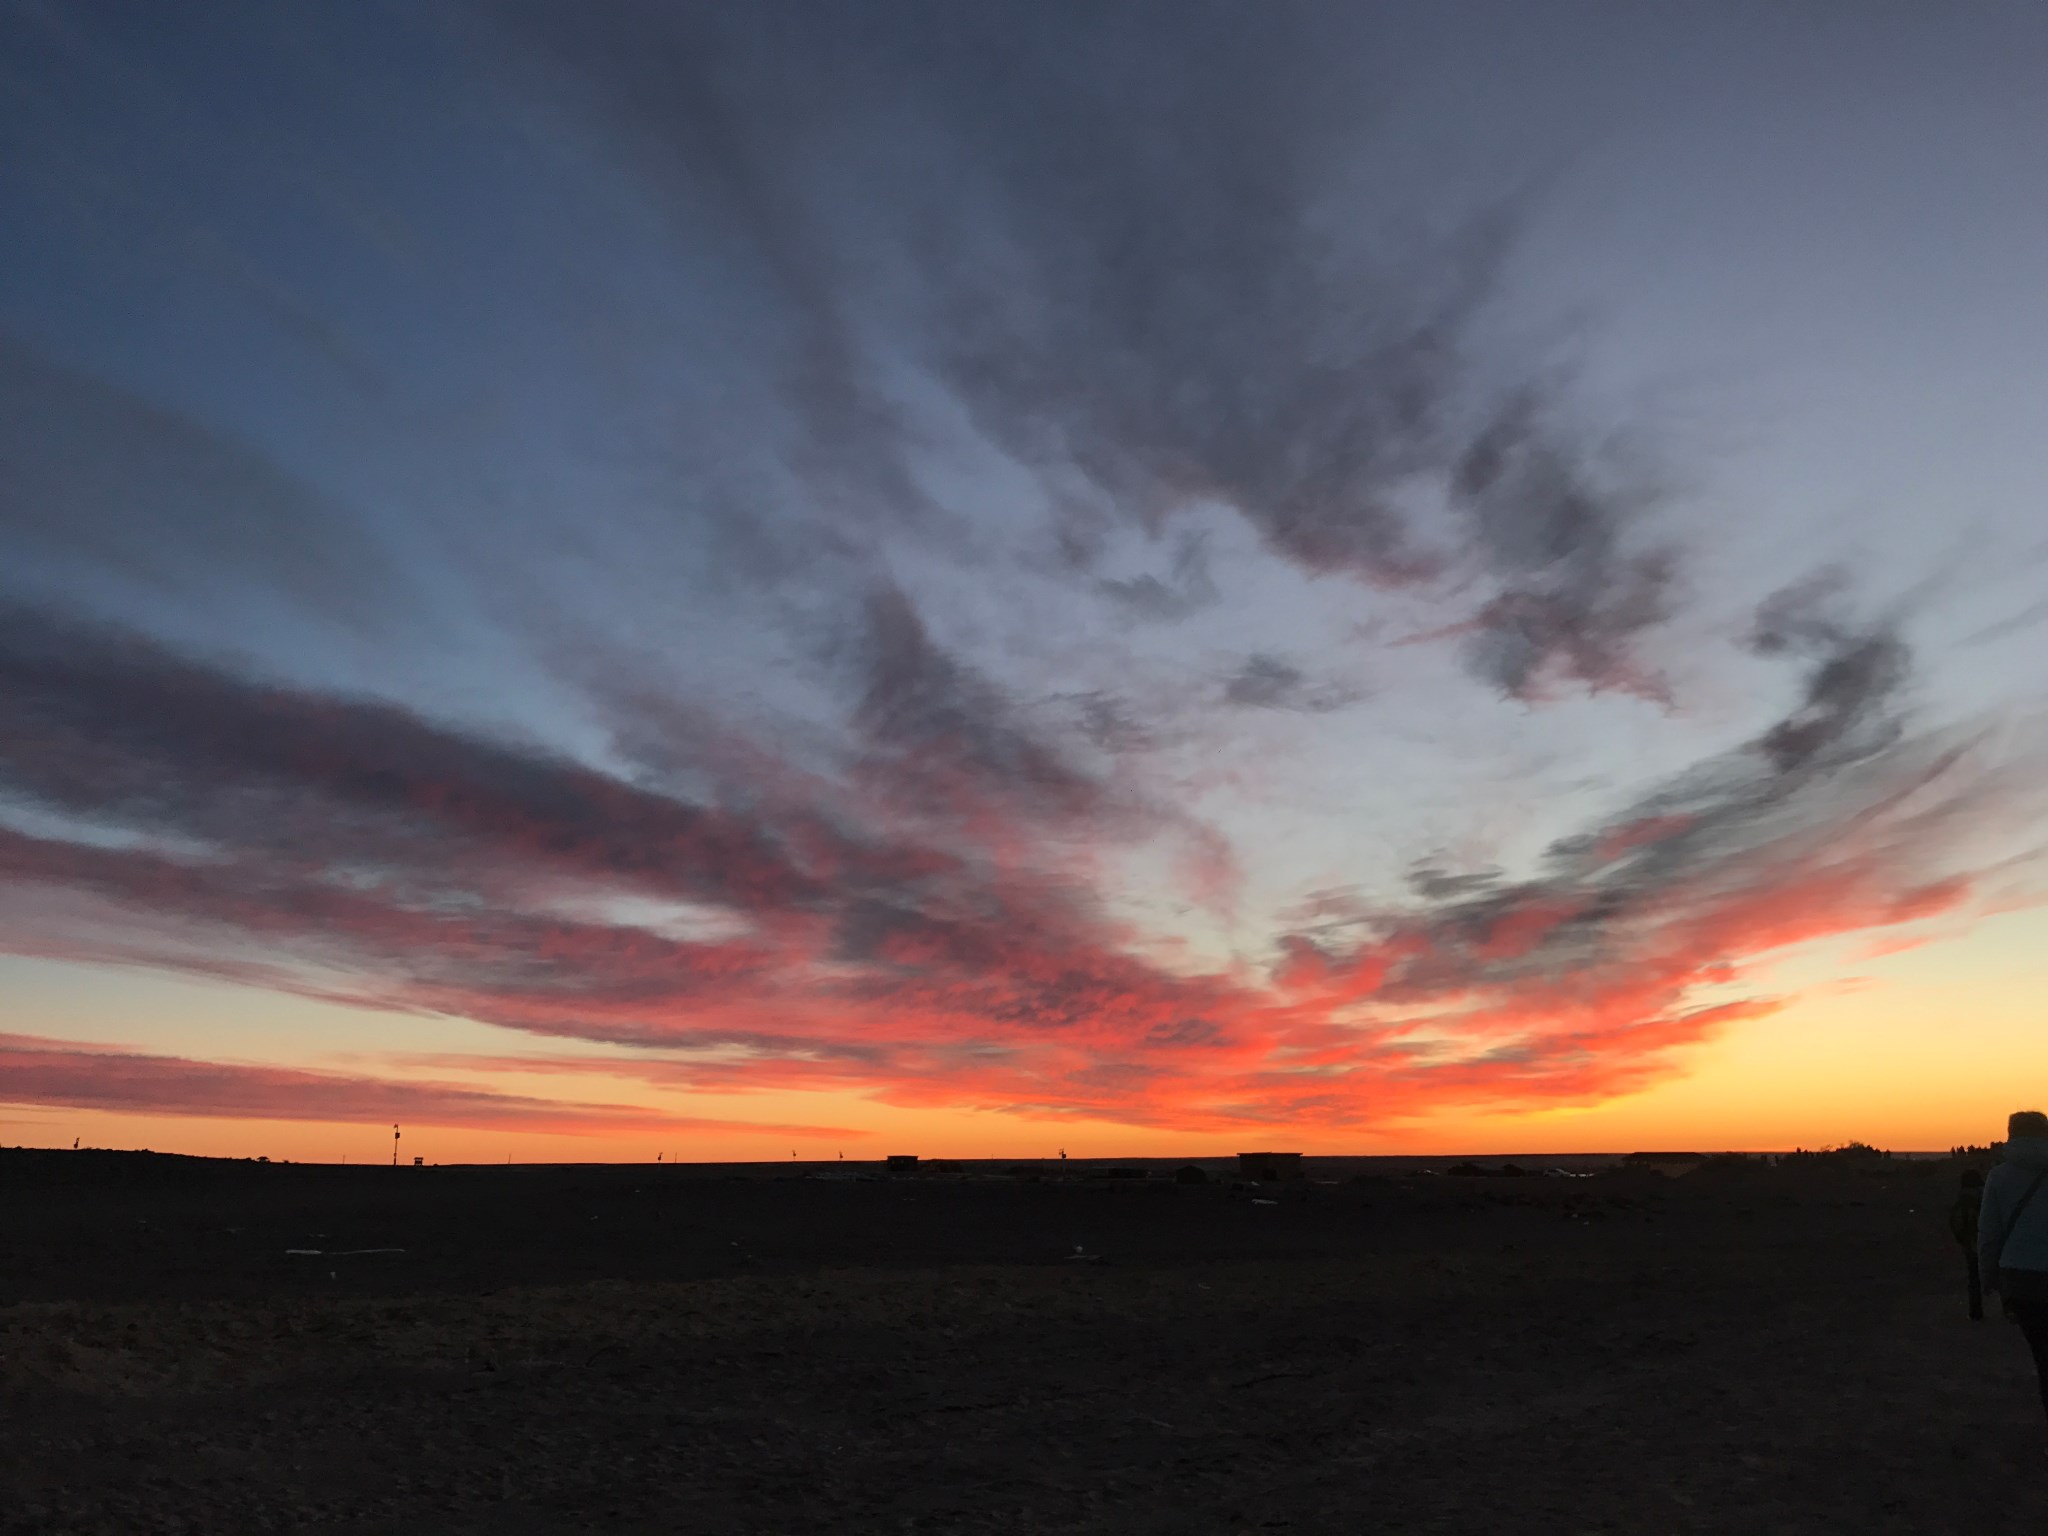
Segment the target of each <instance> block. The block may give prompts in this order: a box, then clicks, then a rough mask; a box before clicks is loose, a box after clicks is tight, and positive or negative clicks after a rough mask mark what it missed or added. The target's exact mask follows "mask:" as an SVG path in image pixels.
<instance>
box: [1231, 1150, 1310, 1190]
mask: <svg viewBox="0 0 2048 1536" xmlns="http://www.w3.org/2000/svg"><path fill="white" fill-rule="evenodd" d="M1237 1171H1238V1172H1239V1173H1240V1174H1241V1175H1243V1176H1244V1177H1245V1178H1247V1179H1256V1180H1258V1182H1259V1183H1261V1184H1277V1183H1279V1182H1281V1181H1282V1180H1284V1179H1298V1178H1300V1177H1302V1173H1303V1169H1302V1166H1301V1154H1300V1153H1299V1152H1240V1153H1238V1154H1237Z"/></svg>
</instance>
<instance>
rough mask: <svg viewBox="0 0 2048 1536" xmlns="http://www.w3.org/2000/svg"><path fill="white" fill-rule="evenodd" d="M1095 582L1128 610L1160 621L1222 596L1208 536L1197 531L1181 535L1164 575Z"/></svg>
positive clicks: (1198, 607)
mask: <svg viewBox="0 0 2048 1536" xmlns="http://www.w3.org/2000/svg"><path fill="white" fill-rule="evenodd" d="M1096 586H1097V589H1098V590H1099V591H1100V592H1101V593H1102V594H1103V595H1104V596H1105V597H1108V598H1110V599H1111V600H1112V601H1114V602H1115V603H1116V604H1118V605H1119V606H1120V607H1122V608H1123V609H1124V610H1125V611H1126V612H1127V613H1130V614H1131V615H1133V616H1134V617H1136V618H1141V619H1151V620H1155V621H1159V622H1165V621H1170V620H1173V619H1182V618H1186V617H1187V616H1188V615H1189V614H1191V613H1194V612H1196V611H1198V610H1199V609H1203V608H1207V607H1209V606H1210V605H1211V604H1213V603H1215V602H1217V601H1218V600H1219V599H1220V598H1221V597H1222V594H1221V593H1220V592H1219V591H1218V590H1217V588H1216V578H1215V576H1214V575H1212V574H1211V572H1210V570H1209V545H1208V540H1207V539H1205V538H1204V537H1203V536H1202V535H1200V534H1198V533H1190V534H1186V535H1184V536H1183V537H1182V538H1181V540H1180V543H1179V545H1178V547H1177V548H1176V550H1175V552H1174V557H1173V567H1172V570H1171V571H1170V573H1169V574H1168V575H1167V576H1166V577H1165V578H1163V579H1162V578H1160V577H1158V576H1152V575H1145V576H1132V577H1126V578H1122V579H1118V580H1103V581H1100V582H1097V583H1096Z"/></svg>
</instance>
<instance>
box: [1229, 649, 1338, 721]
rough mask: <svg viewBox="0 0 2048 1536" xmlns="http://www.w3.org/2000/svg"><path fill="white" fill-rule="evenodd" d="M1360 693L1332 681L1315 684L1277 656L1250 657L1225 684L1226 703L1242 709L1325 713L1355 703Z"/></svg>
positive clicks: (1298, 669)
mask: <svg viewBox="0 0 2048 1536" xmlns="http://www.w3.org/2000/svg"><path fill="white" fill-rule="evenodd" d="M1357 698H1358V695H1357V694H1356V693H1355V692H1349V691H1347V690H1345V689H1344V688H1342V687H1340V686H1338V685H1337V684H1336V683H1332V682H1322V683H1316V682H1311V681H1310V680H1309V677H1308V674H1307V673H1305V672H1303V671H1302V670H1301V668H1299V667H1297V666H1295V665H1294V663H1292V662H1290V661H1286V660H1283V659H1282V658H1280V657H1278V656H1267V655H1252V656H1247V657H1246V658H1245V660H1244V664H1243V665H1242V666H1240V667H1239V668H1238V669H1237V671H1236V672H1234V673H1233V674H1231V676H1230V677H1229V678H1228V679H1227V680H1226V681H1225V682H1224V684H1223V702H1224V703H1226V704H1230V705H1234V706H1236V707H1237V708H1239V709H1288V710H1296V711H1299V712H1301V713H1303V714H1311V715H1322V714H1328V713H1329V712H1330V711H1332V710H1337V709H1342V708H1343V707H1344V706H1345V705H1347V704H1351V703H1354V702H1356V700H1357Z"/></svg>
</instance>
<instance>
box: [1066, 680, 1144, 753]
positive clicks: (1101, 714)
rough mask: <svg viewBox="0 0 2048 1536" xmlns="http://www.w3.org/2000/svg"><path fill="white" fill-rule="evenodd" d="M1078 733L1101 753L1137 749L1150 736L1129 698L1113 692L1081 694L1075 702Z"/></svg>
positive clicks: (1142, 746)
mask: <svg viewBox="0 0 2048 1536" xmlns="http://www.w3.org/2000/svg"><path fill="white" fill-rule="evenodd" d="M1074 704H1075V712H1076V714H1077V715H1078V717H1079V720H1078V724H1079V727H1080V731H1081V734H1082V735H1083V736H1084V737H1086V738H1087V739H1088V741H1089V742H1090V743H1091V744H1092V745H1094V746H1096V747H1098V748H1100V749H1101V750H1102V751H1104V752H1139V751H1143V750H1144V749H1145V748H1146V747H1149V746H1151V745H1152V744H1153V735H1152V732H1151V731H1150V730H1148V729H1147V728H1146V727H1145V725H1144V723H1143V722H1142V721H1141V720H1139V718H1138V716H1137V714H1136V713H1135V712H1134V711H1133V710H1132V708H1131V706H1130V704H1129V702H1128V701H1126V700H1124V699H1120V698H1118V697H1117V696H1116V695H1114V694H1110V693H1103V692H1100V691H1098V692H1095V693H1084V694H1082V695H1080V696H1079V697H1078V698H1077V699H1075V701H1074Z"/></svg>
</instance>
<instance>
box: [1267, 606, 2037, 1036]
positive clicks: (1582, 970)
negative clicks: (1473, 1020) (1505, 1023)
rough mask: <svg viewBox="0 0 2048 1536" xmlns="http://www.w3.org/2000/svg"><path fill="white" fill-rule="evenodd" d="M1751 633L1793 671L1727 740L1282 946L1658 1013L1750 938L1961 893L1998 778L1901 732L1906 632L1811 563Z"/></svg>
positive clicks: (1428, 868) (1463, 985) (1730, 961)
mask: <svg viewBox="0 0 2048 1536" xmlns="http://www.w3.org/2000/svg"><path fill="white" fill-rule="evenodd" d="M1754 644H1755V645H1756V646H1757V648H1758V649H1759V650H1761V651H1764V652H1766V653H1770V654H1783V655H1787V656H1788V657H1791V658H1793V659H1796V660H1798V661H1799V662H1800V663H1801V664H1802V666H1803V679H1802V685H1801V690H1800V699H1799V701H1798V702H1797V704H1796V705H1795V706H1794V708H1793V709H1792V710H1791V711H1790V712H1789V713H1788V714H1787V715H1786V716H1784V717H1783V718H1782V719H1780V720H1778V721H1776V722H1775V723H1773V724H1772V725H1771V726H1769V727H1768V728H1766V729H1765V730H1763V731H1762V732H1760V733H1759V734H1758V735H1757V736H1756V737H1755V738H1753V739H1752V740H1751V741H1749V742H1748V743H1746V744H1745V745H1743V746H1742V747H1740V748H1737V749H1736V750H1734V751H1731V752H1727V753H1722V754H1719V755H1716V756H1714V757H1712V758H1709V759H1707V760H1705V761H1703V762H1701V763H1699V764H1697V765H1695V766H1694V767H1693V768H1691V769H1689V770H1687V771H1685V772H1683V773H1680V774H1678V775H1675V776H1674V777H1672V778H1671V779H1669V780H1667V781H1666V782H1665V783H1663V784H1661V785H1659V786H1656V787H1655V788H1653V789H1652V790H1651V791H1649V792H1648V793H1646V794H1644V795H1642V796H1640V797H1639V798H1637V799H1636V800H1634V801H1633V802H1631V803H1629V804H1627V805H1625V806H1623V807H1622V808H1620V809H1619V810H1617V811H1616V812H1615V813H1614V814H1613V815H1611V816H1608V817H1605V818H1603V819H1602V820H1601V821H1599V822H1598V823H1597V824H1595V825H1593V826H1591V827H1589V828H1587V829H1586V830H1584V831H1583V832H1581V833H1578V834H1575V835H1572V836H1569V837H1565V838H1560V839H1558V840H1557V841H1556V842H1554V843H1553V844H1552V845H1551V846H1550V847H1549V849H1548V850H1546V852H1545V854H1544V856H1543V858H1542V860H1541V862H1540V864H1539V866H1538V868H1537V870H1536V871H1535V873H1534V874H1532V875H1531V876H1529V877H1527V878H1523V879H1512V878H1509V877H1508V876H1507V875H1506V874H1505V873H1503V872H1501V871H1499V870H1479V871H1456V870H1453V869H1451V868H1449V867H1447V866H1446V865H1444V864H1443V863H1441V862H1439V861H1434V860H1432V861H1424V862H1422V863H1419V864H1417V865H1416V866H1414V867H1413V868H1412V869H1411V871H1410V874H1409V886H1410V889H1411V891H1412V892H1413V899H1412V900H1411V901H1409V902H1407V903H1397V904H1393V905H1388V906H1383V907H1381V908H1380V909H1378V910H1377V911H1361V913H1360V914H1359V915H1360V916H1361V917H1363V918H1364V922H1363V930H1364V931H1363V936H1362V937H1360V936H1356V935H1354V936H1353V937H1352V938H1351V939H1349V940H1346V941H1344V942H1342V943H1341V944H1340V943H1338V942H1337V941H1334V940H1333V939H1332V938H1330V937H1329V936H1327V934H1326V931H1325V929H1324V927H1323V926H1322V925H1319V924H1315V923H1304V924H1302V925H1301V926H1300V928H1299V931H1298V933H1297V934H1296V935H1295V936H1294V940H1293V942H1291V943H1290V944H1289V945H1288V946H1287V949H1288V952H1289V953H1292V954H1295V955H1303V954H1309V955H1315V956H1320V957H1322V959H1323V960H1325V961H1336V960H1341V959H1343V958H1345V957H1351V958H1353V959H1356V958H1358V957H1360V956H1365V955H1371V954H1378V955H1382V956H1384V957H1385V958H1386V964H1387V970H1386V974H1385V977H1384V980H1383V981H1382V982H1381V984H1380V986H1379V989H1378V991H1377V993H1376V995H1377V996H1378V997H1379V998H1381V999H1383V1000H1385V1001H1389V1002H1406V1003H1414V1004H1423V1005H1427V1004H1429V1003H1430V1002H1432V1001H1444V1000H1451V999H1460V998H1464V999H1469V998H1472V997H1474V996H1488V995H1497V998H1498V1001H1499V1003H1500V1005H1501V1006H1503V1007H1506V1006H1511V1005H1512V1004H1514V1003H1515V1001H1516V1000H1517V998H1523V999H1526V997H1528V996H1535V995H1538V994H1537V992H1536V991H1534V990H1528V989H1540V988H1544V987H1557V988H1562V989H1565V990H1566V991H1567V992H1569V993H1570V995H1571V996H1573V997H1575V998H1577V999H1579V1002H1578V1003H1577V1004H1575V1006H1584V1007H1586V1008H1587V1009H1589V1010H1591V1009H1595V1005H1596V1004H1597V1003H1598V1001H1599V999H1601V998H1602V997H1603V996H1611V997H1613V998H1615V999H1617V1000H1618V1002H1617V1006H1619V1007H1621V1008H1623V1009H1632V1010H1634V1011H1635V1012H1636V1013H1637V1014H1638V1015H1639V1016H1640V1017H1642V1018H1657V1017H1664V1016H1669V1017H1672V1018H1677V1017H1680V1016H1681V1014H1680V1012H1677V1011H1674V1010H1679V1009H1680V1005H1681V1004H1683V1003H1684V1002H1685V1000H1686V999H1687V998H1688V997H1689V996H1690V994H1691V992H1692V989H1693V988H1695V987H1699V986H1704V985H1707V984H1709V983H1712V982H1726V981H1729V980H1732V979H1734V973H1733V972H1732V971H1731V970H1730V967H1731V966H1733V965H1735V964H1737V963H1739V962H1740V961H1742V960H1743V959H1744V958H1746V957H1747V955H1748V954H1749V953H1751V952H1761V951H1768V950H1769V949H1771V948H1773V947H1775V946H1777V945H1780V944H1783V943H1786V942H1790V941H1792V940H1793V939H1796V938H1798V937H1810V936H1817V935H1821V934H1826V933H1829V932H1837V931H1841V932H1846V931H1854V930H1856V929H1859V928H1870V927H1882V926H1885V925H1886V924H1889V923H1893V922H1903V921H1909V920H1911V919H1912V918H1913V917H1915V916H1917V915H1922V914H1924V913H1929V912H1934V911H1938V910H1941V909H1943V907H1944V906H1946V905H1948V904H1950V903H1952V902H1954V901H1955V900H1958V899H1960V897H1961V895H1962V893H1963V892H1965V891H1966V890H1967V889H1968V888H1969V887H1970V884H1971V882H1972V881H1973V880H1974V879H1975V878H1976V877H1977V876H1978V875H1979V874H1981V873H1982V870H1981V869H1980V868H1979V867H1978V866H1977V864H1976V863H1975V860H1976V857H1977V854H1976V852H1975V851H1973V847H1972V843H1971V835H1972V833H1973V831H1974V830H1975V829H1979V828H1981V827H1982V826H1983V825H1984V824H1986V822H1987V821H1989V820H1991V819H1993V818H1995V817H1996V816H1997V815H1999V814H2001V813H2002V811H2003V809H2004V808H2005V806H2006V803H2007V802H2006V799H2005V793H2006V790H2005V788H2003V787H2001V785H2000V783H1999V782H1998V781H1997V779H1996V777H1995V776H1994V775H1990V774H1988V772H1979V771H1977V770H1976V769H1975V768H1973V766H1972V763H1971V758H1970V754H1969V752H1968V750H1967V742H1966V741H1965V740H1963V739H1962V738H1958V737H1956V736H1954V735H1953V734H1949V733H1939V732H1937V733H1918V734H1916V733H1914V732H1912V731H1911V730H1910V729H1909V728H1908V724H1907V720H1906V716H1905V714H1904V712H1903V708H1902V697H1903V691H1904V685H1905V682H1906V680H1907V677H1908V675H1909V671H1910V666H1909V663H1910V657H1909V653H1908V650H1907V647H1906V646H1905V643H1904V641H1903V640H1902V639H1901V638H1900V637H1899V636H1898V635H1897V634H1895V633H1894V632H1892V631H1891V630H1890V629H1889V628H1888V627H1886V626H1884V625H1882V624H1871V623H1859V622H1856V621H1855V620H1853V619H1852V618H1851V617H1850V615H1849V613H1848V605H1847V601H1846V597H1845V595H1844V593H1843V591H1842V589H1841V586H1840V584H1839V582H1838V580H1837V579H1835V578H1821V579H1817V580H1815V581H1811V582H1806V583H1802V584H1800V585H1798V586H1796V587H1793V588H1788V589H1787V590H1786V591H1785V592H1783V593H1780V594H1778V595H1777V596H1775V597H1773V598H1772V599H1770V600H1769V601H1767V602H1766V603H1765V604H1764V605H1763V606H1762V608H1761V609H1760V610H1759V613H1758V619H1757V627H1756V631H1755V636H1754ZM1788 892H1791V893H1800V892H1803V893H1804V894H1803V895H1795V896H1793V897H1792V898H1791V900H1790V902H1789V903H1788V901H1787V897H1786V893H1788ZM1788 936H1789V937H1788ZM1517 989H1524V990H1522V991H1518V990H1517Z"/></svg>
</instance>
